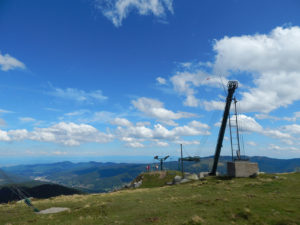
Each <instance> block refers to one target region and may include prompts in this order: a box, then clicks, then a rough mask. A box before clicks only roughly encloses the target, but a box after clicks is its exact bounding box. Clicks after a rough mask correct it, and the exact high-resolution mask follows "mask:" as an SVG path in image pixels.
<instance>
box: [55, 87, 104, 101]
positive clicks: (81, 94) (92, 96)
mask: <svg viewBox="0 0 300 225" xmlns="http://www.w3.org/2000/svg"><path fill="white" fill-rule="evenodd" d="M49 94H50V95H53V96H55V97H59V98H64V99H68V100H74V101H78V102H95V101H97V102H102V101H104V100H106V99H107V98H108V97H106V96H104V95H103V94H102V91H101V90H95V91H90V92H86V91H84V90H79V89H76V88H66V89H62V88H53V90H52V91H51V92H49Z"/></svg>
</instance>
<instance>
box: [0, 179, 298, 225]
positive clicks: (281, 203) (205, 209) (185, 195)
mask: <svg viewBox="0 0 300 225" xmlns="http://www.w3.org/2000/svg"><path fill="white" fill-rule="evenodd" d="M299 186H300V173H290V174H277V175H271V174H266V175H260V176H259V177H257V178H240V179H226V178H218V177H208V178H206V179H205V180H200V181H195V182H192V183H187V184H181V185H174V186H164V187H156V188H140V189H136V190H122V191H118V192H114V193H108V194H92V195H72V196H59V197H55V198H50V199H45V200H34V201H33V203H34V205H35V206H36V207H37V208H39V209H40V210H44V209H47V208H51V207H67V208H69V209H70V210H69V211H65V212H61V213H57V214H48V215H38V214H35V213H33V212H32V211H31V209H30V208H28V207H27V206H25V205H24V204H16V203H10V204H2V205H0V215H1V217H0V224H7V225H8V224H11V225H13V224H18V225H19V224H64V225H67V224H70V225H71V224H72V225H76V224H78V225H84V224H87V225H90V224H124V225H128V224H170V225H171V224H172V225H173V224H182V225H183V224H186V225H187V224H274V225H279V224H299V222H300V214H299V212H300V189H299V188H298V187H299ZM3 215H5V216H3Z"/></svg>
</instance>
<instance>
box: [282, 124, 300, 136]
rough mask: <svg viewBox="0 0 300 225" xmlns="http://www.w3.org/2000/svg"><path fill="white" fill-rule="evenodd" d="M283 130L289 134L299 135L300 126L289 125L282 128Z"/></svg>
mask: <svg viewBox="0 0 300 225" xmlns="http://www.w3.org/2000/svg"><path fill="white" fill-rule="evenodd" d="M283 130H284V131H286V132H288V133H291V134H300V125H299V124H291V125H286V126H284V127H283Z"/></svg>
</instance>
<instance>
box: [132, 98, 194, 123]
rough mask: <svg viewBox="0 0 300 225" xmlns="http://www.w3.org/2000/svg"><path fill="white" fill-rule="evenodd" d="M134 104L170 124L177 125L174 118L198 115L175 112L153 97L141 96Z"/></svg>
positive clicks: (144, 111) (150, 115)
mask: <svg viewBox="0 0 300 225" xmlns="http://www.w3.org/2000/svg"><path fill="white" fill-rule="evenodd" d="M132 104H133V105H134V107H135V108H137V109H138V110H139V111H141V112H142V113H144V114H145V115H146V116H148V117H151V118H155V119H157V120H158V121H160V122H162V123H165V124H167V125H170V126H176V125H177V124H176V123H175V122H174V121H173V120H178V119H181V118H190V117H194V116H196V115H195V114H192V113H187V112H176V113H175V112H173V111H171V110H168V109H165V108H164V104H163V103H162V102H160V101H158V100H156V99H151V98H145V97H143V98H139V99H137V100H133V101H132Z"/></svg>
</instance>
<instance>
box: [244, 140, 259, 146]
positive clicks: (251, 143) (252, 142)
mask: <svg viewBox="0 0 300 225" xmlns="http://www.w3.org/2000/svg"><path fill="white" fill-rule="evenodd" d="M246 144H247V145H250V146H257V144H256V143H255V142H254V141H248V142H247V143H246Z"/></svg>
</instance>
